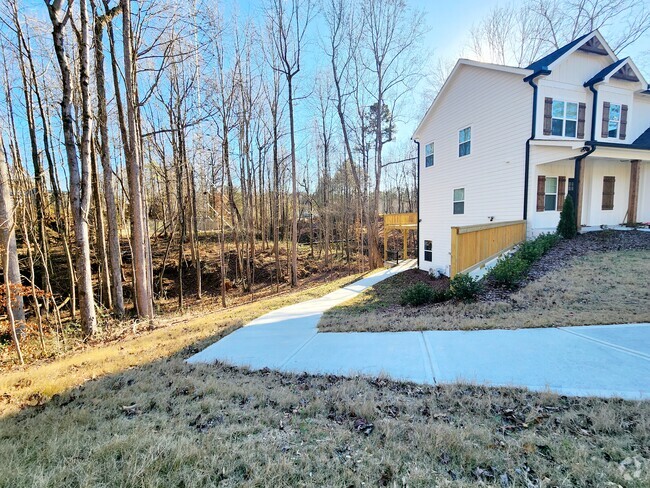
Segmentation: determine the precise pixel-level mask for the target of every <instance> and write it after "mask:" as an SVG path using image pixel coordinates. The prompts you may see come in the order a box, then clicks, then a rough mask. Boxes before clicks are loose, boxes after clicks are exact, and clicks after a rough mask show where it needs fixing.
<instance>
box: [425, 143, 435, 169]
mask: <svg viewBox="0 0 650 488" xmlns="http://www.w3.org/2000/svg"><path fill="white" fill-rule="evenodd" d="M424 166H426V167H427V168H428V167H430V166H433V142H430V143H429V144H427V145H426V146H424Z"/></svg>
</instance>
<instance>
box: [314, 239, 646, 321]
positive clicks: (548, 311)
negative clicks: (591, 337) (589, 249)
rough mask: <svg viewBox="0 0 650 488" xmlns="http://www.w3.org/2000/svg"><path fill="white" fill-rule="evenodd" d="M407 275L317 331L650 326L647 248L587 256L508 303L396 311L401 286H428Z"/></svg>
mask: <svg viewBox="0 0 650 488" xmlns="http://www.w3.org/2000/svg"><path fill="white" fill-rule="evenodd" d="M408 273H410V274H404V275H403V276H400V275H397V276H395V277H393V278H390V279H388V280H386V281H383V282H381V283H378V284H377V285H375V286H374V287H373V288H371V289H369V290H367V291H366V292H364V293H362V294H361V295H359V296H358V297H356V298H355V299H353V300H351V301H349V302H346V303H344V304H342V305H340V306H338V307H335V308H333V309H331V310H329V311H328V312H326V313H325V314H324V316H323V318H322V319H321V322H320V323H319V329H320V330H321V331H324V332H341V331H376V332H380V331H397V330H432V329H436V330H471V329H495V328H500V329H516V328H526V327H552V326H559V325H591V324H616V323H634V322H650V307H649V306H648V304H649V303H650V290H649V289H648V276H650V252H649V251H646V250H628V251H612V252H595V253H589V254H587V255H584V256H581V257H577V258H573V259H572V260H570V261H569V262H568V263H567V265H566V266H564V267H560V268H557V269H555V270H554V271H551V272H549V273H547V274H545V275H543V276H541V277H540V278H539V279H537V280H535V281H531V282H529V283H528V284H527V285H526V286H524V287H523V288H521V289H519V290H518V291H516V292H514V293H513V294H511V295H509V296H508V297H507V298H501V299H494V300H479V301H477V302H473V303H462V302H457V301H451V302H445V303H441V304H435V305H426V306H423V307H417V308H415V307H404V306H401V305H400V295H401V293H402V291H403V290H404V288H405V287H406V286H408V285H409V284H411V283H413V282H414V281H418V280H420V281H421V280H426V281H429V278H428V276H427V275H426V273H424V272H419V271H416V270H413V271H410V272H408ZM429 282H430V281H429ZM443 285H444V284H442V283H441V284H440V286H443ZM434 286H435V285H434Z"/></svg>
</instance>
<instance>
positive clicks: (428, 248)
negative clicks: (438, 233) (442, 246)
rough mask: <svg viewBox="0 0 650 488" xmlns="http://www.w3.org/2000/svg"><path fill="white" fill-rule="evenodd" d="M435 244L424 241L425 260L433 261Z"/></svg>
mask: <svg viewBox="0 0 650 488" xmlns="http://www.w3.org/2000/svg"><path fill="white" fill-rule="evenodd" d="M432 250H433V244H432V242H431V241H429V240H425V241H424V260H425V261H429V262H431V261H433V251H432Z"/></svg>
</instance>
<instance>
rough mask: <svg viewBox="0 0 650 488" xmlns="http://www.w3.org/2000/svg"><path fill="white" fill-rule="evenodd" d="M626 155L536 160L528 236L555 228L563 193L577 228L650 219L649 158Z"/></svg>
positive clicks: (633, 223)
mask: <svg viewBox="0 0 650 488" xmlns="http://www.w3.org/2000/svg"><path fill="white" fill-rule="evenodd" d="M645 157H646V159H644V160H642V159H626V154H624V153H620V154H616V153H614V154H612V155H606V156H605V155H603V156H601V155H598V156H596V155H594V156H587V157H584V158H578V159H575V160H574V159H562V160H558V161H552V162H548V163H543V164H538V165H536V167H535V173H534V175H533V177H534V178H535V181H536V183H537V186H536V188H537V194H536V202H535V205H534V207H533V208H534V210H535V211H534V212H531V215H530V217H529V221H530V225H529V234H531V235H535V234H540V233H541V232H545V231H546V232H548V231H554V230H555V228H556V227H557V224H558V222H559V219H560V212H561V210H562V206H563V204H564V200H565V199H566V197H567V195H571V197H572V199H573V201H574V204H575V211H576V222H577V224H578V231H579V232H585V231H589V230H600V229H602V228H604V227H607V228H617V227H621V228H622V227H626V228H627V227H636V226H641V227H643V226H644V225H647V223H648V222H649V221H650V194H649V193H650V158H648V156H647V155H646V156H645Z"/></svg>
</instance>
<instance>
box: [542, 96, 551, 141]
mask: <svg viewBox="0 0 650 488" xmlns="http://www.w3.org/2000/svg"><path fill="white" fill-rule="evenodd" d="M552 114H553V99H552V98H549V97H546V98H545V99H544V135H545V136H550V135H551V123H552Z"/></svg>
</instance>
